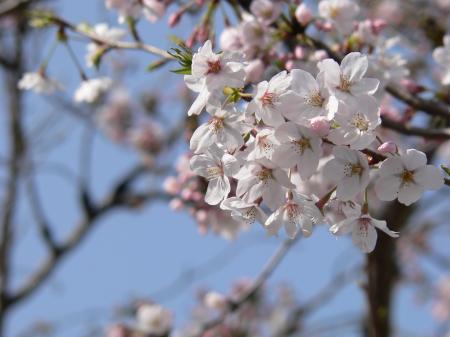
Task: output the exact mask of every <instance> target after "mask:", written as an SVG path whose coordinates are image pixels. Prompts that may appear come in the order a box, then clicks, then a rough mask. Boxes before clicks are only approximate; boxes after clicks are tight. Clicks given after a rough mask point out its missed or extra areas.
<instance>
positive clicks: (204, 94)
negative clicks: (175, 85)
mask: <svg viewBox="0 0 450 337" xmlns="http://www.w3.org/2000/svg"><path fill="white" fill-rule="evenodd" d="M209 96H210V94H209V91H208V90H206V89H203V90H201V91H200V93H199V95H198V96H197V98H196V99H195V101H194V102H193V103H192V105H191V107H190V108H189V111H188V116H192V115H200V113H201V112H202V110H203V108H204V107H205V105H206V102H207V101H208V98H209Z"/></svg>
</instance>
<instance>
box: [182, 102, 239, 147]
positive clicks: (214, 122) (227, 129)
mask: <svg viewBox="0 0 450 337" xmlns="http://www.w3.org/2000/svg"><path fill="white" fill-rule="evenodd" d="M206 110H207V111H208V112H209V113H210V115H211V118H210V119H209V120H208V121H207V122H206V123H205V124H202V125H200V126H199V127H198V128H197V129H196V130H195V132H194V134H193V135H192V137H191V142H190V148H191V150H193V151H194V152H195V153H199V152H202V151H204V150H206V149H207V148H208V147H209V146H211V145H212V144H214V143H216V144H217V143H219V144H221V145H223V146H225V148H226V149H228V150H234V149H236V148H238V147H240V146H241V145H243V144H244V140H243V138H242V134H243V133H244V132H246V131H247V130H248V127H247V126H246V124H245V123H244V122H243V120H242V118H243V114H240V113H238V112H237V111H236V109H235V108H234V106H230V105H226V106H224V107H222V106H220V104H208V105H207V106H206Z"/></svg>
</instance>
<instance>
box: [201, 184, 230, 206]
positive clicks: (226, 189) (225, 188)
mask: <svg viewBox="0 0 450 337" xmlns="http://www.w3.org/2000/svg"><path fill="white" fill-rule="evenodd" d="M228 193H230V182H229V180H228V178H226V177H219V178H216V179H212V180H210V181H209V183H208V188H207V190H206V194H205V202H206V203H207V204H210V205H217V204H218V203H220V202H221V201H222V200H223V199H224V198H226V197H227V196H228Z"/></svg>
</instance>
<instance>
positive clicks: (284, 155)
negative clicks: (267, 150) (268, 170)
mask: <svg viewBox="0 0 450 337" xmlns="http://www.w3.org/2000/svg"><path fill="white" fill-rule="evenodd" d="M272 160H273V161H274V162H275V163H277V165H278V166H279V167H281V168H292V167H294V166H295V165H296V164H297V162H298V157H297V156H294V155H292V147H291V144H289V143H288V144H281V145H280V146H278V147H277V148H276V149H275V151H274V153H273V156H272Z"/></svg>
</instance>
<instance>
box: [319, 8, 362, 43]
mask: <svg viewBox="0 0 450 337" xmlns="http://www.w3.org/2000/svg"><path fill="white" fill-rule="evenodd" d="M358 13H359V6H358V5H357V4H356V3H354V2H353V1H351V0H322V1H320V2H319V15H320V16H321V17H322V18H324V19H325V20H327V21H329V22H330V23H331V24H332V25H333V26H334V27H335V28H336V30H337V31H338V32H339V33H340V34H342V35H347V34H349V33H350V32H351V31H352V30H353V20H354V19H355V17H356V16H357V15H358Z"/></svg>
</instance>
